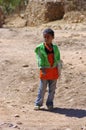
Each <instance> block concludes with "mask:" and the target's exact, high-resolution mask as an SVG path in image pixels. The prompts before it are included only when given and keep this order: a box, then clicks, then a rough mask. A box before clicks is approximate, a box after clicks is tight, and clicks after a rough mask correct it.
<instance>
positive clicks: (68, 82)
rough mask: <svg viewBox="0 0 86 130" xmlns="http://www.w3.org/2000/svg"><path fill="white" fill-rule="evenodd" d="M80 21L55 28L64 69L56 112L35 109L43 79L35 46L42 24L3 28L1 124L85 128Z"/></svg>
mask: <svg viewBox="0 0 86 130" xmlns="http://www.w3.org/2000/svg"><path fill="white" fill-rule="evenodd" d="M71 26H72V25H70V27H71ZM73 26H75V25H73ZM77 27H78V28H77V29H75V30H74V29H69V25H68V26H67V27H66V28H65V29H64V28H63V29H60V30H55V34H56V35H55V40H54V42H55V43H57V44H58V45H59V48H60V51H61V58H62V60H63V70H62V76H61V78H60V79H59V80H58V85H57V90H56V95H55V103H54V104H55V109H54V110H53V111H52V112H49V111H47V109H45V110H43V111H34V110H33V107H34V101H35V98H36V95H37V88H38V84H39V76H38V75H39V70H38V67H37V64H36V59H35V54H34V48H35V47H36V45H37V44H39V43H40V42H41V41H42V40H43V38H42V30H43V28H44V26H43V27H39V28H23V29H16V28H15V29H12V28H11V29H6V28H4V29H0V130H14V129H15V130H17V129H20V130H86V25H83V26H81V25H77ZM82 27H83V28H82ZM46 97H47V92H46V95H45V101H46ZM45 101H44V106H45ZM45 108H46V106H45Z"/></svg>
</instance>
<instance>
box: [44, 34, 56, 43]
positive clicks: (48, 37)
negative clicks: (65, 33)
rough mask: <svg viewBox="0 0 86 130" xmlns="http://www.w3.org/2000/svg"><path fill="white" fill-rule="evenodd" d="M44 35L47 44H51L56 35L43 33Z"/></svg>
mask: <svg viewBox="0 0 86 130" xmlns="http://www.w3.org/2000/svg"><path fill="white" fill-rule="evenodd" d="M43 37H44V42H45V43H46V44H51V43H52V40H53V39H54V37H53V36H52V35H51V34H48V33H47V34H43Z"/></svg>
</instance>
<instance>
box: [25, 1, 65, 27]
mask: <svg viewBox="0 0 86 130" xmlns="http://www.w3.org/2000/svg"><path fill="white" fill-rule="evenodd" d="M64 13H65V11H64V4H63V2H62V0H59V1H58V0H51V1H50V0H29V3H28V6H27V9H26V13H25V19H27V25H28V26H35V25H40V24H42V23H47V22H50V21H54V20H60V19H62V18H63V16H64Z"/></svg>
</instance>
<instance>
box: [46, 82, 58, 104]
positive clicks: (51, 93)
mask: <svg viewBox="0 0 86 130" xmlns="http://www.w3.org/2000/svg"><path fill="white" fill-rule="evenodd" d="M56 83H57V80H49V81H48V88H49V90H48V98H47V102H46V105H47V106H53V100H54V95H55V89H56Z"/></svg>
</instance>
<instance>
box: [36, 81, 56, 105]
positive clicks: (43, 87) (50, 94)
mask: <svg viewBox="0 0 86 130" xmlns="http://www.w3.org/2000/svg"><path fill="white" fill-rule="evenodd" d="M56 83H57V79H56V80H40V85H39V89H38V96H37V99H36V101H35V105H38V106H42V105H43V100H44V95H45V92H46V88H47V86H48V97H47V101H46V105H47V106H53V100H54V94H55V89H56Z"/></svg>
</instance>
